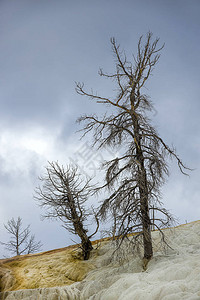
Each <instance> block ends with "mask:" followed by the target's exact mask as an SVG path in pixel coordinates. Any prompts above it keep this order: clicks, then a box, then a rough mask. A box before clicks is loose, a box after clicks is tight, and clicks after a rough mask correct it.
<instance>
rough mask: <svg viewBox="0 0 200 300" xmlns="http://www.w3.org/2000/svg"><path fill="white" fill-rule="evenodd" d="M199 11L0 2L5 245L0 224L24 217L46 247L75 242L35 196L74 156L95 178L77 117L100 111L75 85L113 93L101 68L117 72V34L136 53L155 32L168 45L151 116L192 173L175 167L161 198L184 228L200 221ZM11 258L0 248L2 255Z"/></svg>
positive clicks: (187, 6)
mask: <svg viewBox="0 0 200 300" xmlns="http://www.w3.org/2000/svg"><path fill="white" fill-rule="evenodd" d="M199 14H200V1H199V0H192V1H186V0H185V1H184V0H168V1H164V0H159V1H158V0H152V1H148V0H138V1H137V0H134V1H133V0H124V1H119V0H110V1H109V0H102V1H95V0H92V1H88V0H87V1H68V0H54V1H53V0H17V1H16V0H1V1H0V196H1V198H0V199H1V200H0V201H1V205H0V240H3V241H6V240H7V239H8V235H7V234H6V232H5V229H4V227H3V223H6V222H7V220H8V219H10V218H12V217H14V218H17V217H18V216H21V217H22V219H23V221H24V225H27V224H31V229H32V232H33V233H35V234H36V238H37V239H40V240H41V241H42V242H43V244H44V246H43V250H49V249H54V248H59V247H64V246H66V245H68V244H71V243H72V241H71V240H70V238H72V237H70V236H69V234H68V233H67V232H66V231H65V230H64V229H62V228H61V227H60V224H58V223H56V222H53V223H52V222H48V221H41V218H40V213H41V211H40V209H39V208H38V207H37V205H36V203H35V201H34V200H33V193H34V188H35V187H36V186H37V185H38V176H40V175H42V173H43V171H44V166H46V165H47V161H48V160H50V161H51V160H58V161H60V162H62V163H65V162H68V161H70V160H76V161H78V163H79V165H80V166H81V168H82V169H83V170H84V171H85V172H86V173H88V174H92V175H95V173H97V170H96V169H95V168H96V167H97V161H98V159H97V157H96V156H95V155H96V152H95V153H92V150H91V149H89V148H87V145H88V144H89V141H88V140H87V138H86V139H85V140H83V141H79V135H78V134H76V133H75V131H76V130H77V129H78V126H77V125H76V124H75V121H76V119H77V118H78V117H79V116H80V115H81V114H84V113H88V112H95V113H97V112H98V111H101V109H102V108H101V107H100V105H99V104H95V103H92V102H91V100H89V99H86V98H83V97H81V96H79V95H77V94H76V92H75V81H81V82H82V81H83V82H85V84H86V86H87V87H88V88H93V89H94V90H95V91H99V92H101V94H103V95H105V96H107V93H109V92H110V85H109V83H108V82H107V81H104V80H103V79H102V78H101V77H99V76H98V69H99V67H102V68H103V69H104V70H105V71H108V72H109V71H112V70H113V68H114V63H113V55H112V52H111V47H110V42H109V40H110V38H111V37H113V36H114V37H115V38H116V39H117V41H118V42H119V43H120V45H121V47H122V49H125V50H126V52H127V55H128V56H129V55H130V57H131V54H132V53H136V47H137V42H138V38H139V36H140V35H142V34H146V33H147V32H148V31H149V30H150V31H152V32H153V34H154V37H160V43H161V44H162V43H165V48H164V50H163V51H162V55H161V58H160V62H159V64H158V65H157V66H156V69H155V70H154V76H152V77H151V78H150V81H149V83H148V90H147V93H148V94H149V95H150V96H151V99H152V101H153V102H154V105H155V108H156V110H157V113H156V114H155V115H152V120H153V123H154V124H155V125H156V127H157V129H158V131H159V134H160V135H161V136H162V137H163V138H164V139H165V141H166V143H168V144H169V145H170V146H171V145H172V144H173V145H174V146H175V147H176V150H177V153H178V154H179V155H180V157H181V158H182V159H183V161H184V162H185V163H186V164H187V165H188V166H190V167H191V168H194V169H195V170H194V171H193V172H191V174H190V178H188V177H184V176H183V175H182V174H180V173H179V171H178V169H177V167H176V165H175V163H171V169H170V170H171V176H170V179H169V181H168V183H167V184H166V185H165V187H164V188H163V202H164V204H165V207H166V208H167V209H170V211H171V212H172V213H173V214H175V215H176V216H177V217H178V218H179V220H180V223H184V222H185V221H186V220H187V221H188V222H189V221H193V220H198V219H200V205H199V200H200V195H199V194H200V180H199V179H200V134H199V133H200V121H199V111H200V100H199V95H200V91H199V80H200V76H199V70H200V60H199V53H200V30H199V29H200V26H199V25H200V19H199ZM113 89H114V87H113ZM87 143H88V144H87ZM83 152H84V153H86V154H89V159H90V164H88V160H87V162H86V160H85V156H82V157H81V155H80V154H83ZM84 155H85V154H84ZM104 155H107V154H104ZM108 155H109V153H108ZM48 233H49V234H48ZM7 254H8V253H6V252H5V250H3V247H2V246H0V257H1V256H2V255H7Z"/></svg>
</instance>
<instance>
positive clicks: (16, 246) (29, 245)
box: [0, 217, 42, 255]
mask: <svg viewBox="0 0 200 300" xmlns="http://www.w3.org/2000/svg"><path fill="white" fill-rule="evenodd" d="M4 227H5V229H6V230H7V232H8V233H9V234H10V235H11V238H10V240H9V241H8V242H7V243H3V242H0V243H1V244H2V245H4V246H5V248H6V249H7V250H8V251H10V252H11V253H13V254H16V255H21V254H30V253H33V252H36V251H39V250H41V247H42V244H41V242H40V241H39V242H36V241H35V236H34V235H30V234H31V232H30V225H28V226H27V227H26V228H25V229H23V227H22V218H20V217H18V218H17V220H16V221H15V219H14V218H12V219H11V220H9V221H8V222H7V224H4Z"/></svg>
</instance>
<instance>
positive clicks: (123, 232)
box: [76, 32, 188, 260]
mask: <svg viewBox="0 0 200 300" xmlns="http://www.w3.org/2000/svg"><path fill="white" fill-rule="evenodd" d="M158 42H159V39H158V38H156V39H155V40H152V33H151V32H149V33H148V34H147V36H146V40H145V41H144V42H143V37H142V36H141V37H140V39H139V42H138V45H137V55H136V56H133V62H132V63H131V62H129V61H128V60H127V57H126V54H125V53H124V52H122V51H121V50H120V46H119V45H118V44H117V43H116V41H115V39H114V38H112V39H111V45H112V50H113V53H114V57H115V66H116V71H115V72H114V74H108V73H105V72H103V71H102V70H101V69H100V71H99V74H100V76H103V77H106V78H109V79H111V80H113V81H114V82H115V83H116V86H117V94H116V96H114V97H106V96H99V95H98V94H94V93H93V92H91V93H90V92H87V91H86V90H85V88H84V84H81V83H77V84H76V91H77V93H78V94H80V95H84V96H88V97H89V98H91V99H92V100H94V101H96V102H97V103H100V104H103V105H107V106H109V107H112V108H113V110H112V113H111V114H108V113H106V114H105V115H104V116H103V117H98V116H97V115H90V116H88V115H84V116H82V117H80V118H79V120H78V121H79V122H83V123H84V125H83V128H82V131H83V136H85V135H86V134H88V133H90V132H91V133H92V135H93V146H94V147H95V146H96V147H98V148H103V147H104V146H110V147H113V148H115V147H116V146H121V155H120V156H119V157H117V158H114V159H112V160H110V161H107V162H106V163H105V164H104V167H105V169H106V180H105V184H104V185H102V187H101V188H108V190H109V192H110V196H109V197H108V198H107V199H105V200H104V201H103V203H102V205H101V208H100V214H101V216H103V217H105V216H107V215H108V212H109V211H112V212H114V216H115V220H114V227H115V230H116V229H118V231H116V233H117V234H118V235H119V236H120V237H121V241H122V240H123V238H124V237H128V234H129V233H132V232H140V234H139V235H141V236H142V242H143V248H144V258H145V259H147V260H149V259H151V257H152V256H153V249H152V238H151V226H152V225H154V226H155V227H156V228H157V229H159V230H160V228H161V227H166V226H169V225H170V223H171V221H172V217H171V216H170V214H169V212H168V211H167V210H166V209H164V208H163V207H162V203H161V202H160V193H159V191H160V187H161V186H162V184H163V183H164V182H165V179H166V176H168V165H167V160H166V159H167V157H168V156H169V157H171V158H174V159H175V160H176V161H177V163H178V166H179V169H180V171H181V172H182V173H183V174H185V170H186V169H188V168H187V167H185V165H184V164H183V162H182V161H181V159H180V158H179V157H178V155H177V154H176V152H175V150H174V149H173V148H171V147H169V146H168V145H167V144H166V143H165V142H164V141H163V139H162V138H161V137H160V136H159V135H158V133H157V131H156V130H155V128H154V127H153V126H152V125H151V120H150V119H149V113H150V112H151V111H152V110H153V105H152V103H151V101H150V99H149V97H148V96H147V95H146V94H145V93H144V87H145V84H146V82H147V80H148V79H149V78H150V75H151V74H152V71H153V69H154V67H155V65H156V64H157V62H158V60H159V58H160V52H161V50H162V49H163V47H164V45H163V46H161V47H159V46H158ZM152 209H153V210H154V211H155V212H156V213H157V215H158V217H157V219H155V222H154V224H153V220H152V219H151V217H150V210H152ZM161 215H163V216H164V217H161ZM161 233H162V231H161ZM139 235H137V236H136V239H138V237H139Z"/></svg>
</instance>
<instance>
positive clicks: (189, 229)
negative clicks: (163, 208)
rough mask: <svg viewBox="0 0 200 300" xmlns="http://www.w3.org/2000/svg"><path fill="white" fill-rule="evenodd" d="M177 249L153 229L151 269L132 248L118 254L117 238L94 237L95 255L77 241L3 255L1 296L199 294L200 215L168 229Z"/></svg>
mask: <svg viewBox="0 0 200 300" xmlns="http://www.w3.org/2000/svg"><path fill="white" fill-rule="evenodd" d="M165 234H166V236H167V239H168V242H169V243H170V246H171V248H172V249H170V248H168V249H166V251H164V252H163V251H162V250H161V249H162V247H161V246H162V245H161V243H160V238H159V234H158V232H156V231H154V232H153V242H154V258H153V259H152V260H151V261H150V263H149V265H148V269H147V271H144V270H143V268H142V262H141V258H140V257H139V256H138V255H135V256H134V255H132V254H131V253H128V249H124V250H125V251H126V253H127V254H128V255H127V258H126V259H125V257H124V254H123V253H121V254H119V256H120V255H121V260H120V261H119V260H117V259H112V253H113V245H112V241H109V240H106V239H104V240H101V241H100V242H97V241H96V242H94V243H93V245H94V250H93V253H92V257H91V259H90V260H89V261H82V260H81V259H80V253H79V251H77V249H76V246H69V247H66V248H63V249H57V250H52V251H48V252H43V253H39V254H32V255H25V256H21V257H13V258H11V259H5V260H0V279H1V282H0V288H1V291H2V292H1V293H0V299H6V300H11V299H27V300H28V299H44V300H45V299H48V300H56V299H70V300H72V299H73V300H75V299H77V300H79V299H80V300H84V299H90V300H100V299H101V300H117V299H118V300H122V299H123V300H132V299H137V300H142V299H145V300H146V299H151V300H175V299H176V300H179V299H181V300H184V299H185V300H199V299H200V284H199V282H200V221H196V222H192V223H189V224H185V225H181V226H178V227H176V228H174V229H166V230H165Z"/></svg>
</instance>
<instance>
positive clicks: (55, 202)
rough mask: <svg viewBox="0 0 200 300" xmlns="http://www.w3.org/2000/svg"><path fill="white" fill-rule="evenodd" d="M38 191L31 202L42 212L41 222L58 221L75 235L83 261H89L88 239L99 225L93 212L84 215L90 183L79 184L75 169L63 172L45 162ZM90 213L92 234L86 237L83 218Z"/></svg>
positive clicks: (56, 165)
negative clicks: (36, 204) (42, 218)
mask: <svg viewBox="0 0 200 300" xmlns="http://www.w3.org/2000/svg"><path fill="white" fill-rule="evenodd" d="M40 180H41V182H42V183H43V186H42V187H38V188H37V189H36V196H35V198H36V199H37V200H38V201H39V205H40V207H42V208H45V209H46V214H45V215H43V217H44V218H49V219H59V220H60V221H62V223H63V225H62V226H63V227H64V228H66V229H67V230H68V231H69V232H71V233H73V234H77V235H78V236H79V237H80V239H81V248H82V251H83V257H84V260H87V259H89V256H90V252H91V250H92V249H93V247H92V243H91V241H90V239H91V237H92V236H93V235H94V234H96V233H97V231H98V227H99V222H98V219H97V217H96V215H95V213H94V212H93V211H89V209H88V211H86V209H85V206H84V205H85V203H86V201H87V200H88V197H89V195H90V192H91V185H90V180H86V182H85V183H84V182H83V179H81V176H80V174H79V173H78V168H77V167H75V166H72V165H69V166H68V167H67V168H66V169H64V167H63V166H59V164H58V163H57V162H51V163H50V162H49V166H48V167H46V175H45V176H44V177H41V178H40ZM93 213H94V216H95V220H96V222H97V227H96V230H95V232H94V233H93V234H91V235H90V236H88V235H87V232H88V229H87V228H86V227H85V225H84V221H85V220H86V219H87V217H88V216H89V215H91V214H93Z"/></svg>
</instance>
